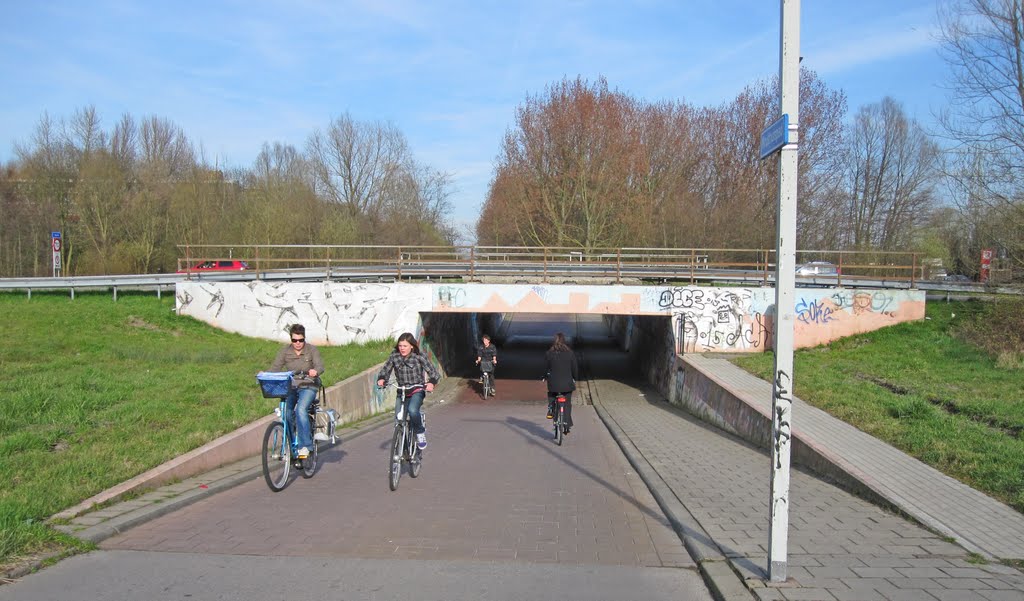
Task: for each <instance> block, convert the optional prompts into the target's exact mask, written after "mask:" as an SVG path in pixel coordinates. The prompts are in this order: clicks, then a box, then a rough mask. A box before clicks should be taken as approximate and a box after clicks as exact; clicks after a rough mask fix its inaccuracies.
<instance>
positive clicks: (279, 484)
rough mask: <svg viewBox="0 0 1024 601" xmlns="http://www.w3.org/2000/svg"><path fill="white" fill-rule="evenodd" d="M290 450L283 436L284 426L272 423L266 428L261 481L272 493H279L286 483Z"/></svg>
mask: <svg viewBox="0 0 1024 601" xmlns="http://www.w3.org/2000/svg"><path fill="white" fill-rule="evenodd" d="M291 450H292V449H291V445H290V444H288V441H287V440H286V439H285V436H284V424H282V423H281V422H274V423H272V424H270V425H269V426H267V431H266V432H265V433H264V434H263V479H264V480H266V481H267V486H269V487H270V490H272V491H274V492H279V491H280V490H281V489H283V488H284V487H285V485H286V484H287V483H288V472H289V471H290V470H291V466H292V458H291Z"/></svg>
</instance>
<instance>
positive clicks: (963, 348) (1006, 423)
mask: <svg viewBox="0 0 1024 601" xmlns="http://www.w3.org/2000/svg"><path fill="white" fill-rule="evenodd" d="M994 314H995V313H993V312H992V309H990V308H989V307H988V306H983V305H979V304H977V303H942V302H938V303H929V304H928V307H927V319H926V320H923V321H918V322H913V323H903V324H900V325H897V326H893V327H890V328H884V329H882V330H877V331H875V332H870V333H867V334H861V335H858V336H852V337H849V338H844V339H842V340H838V341H835V342H833V343H832V344H830V345H828V346H821V347H816V348H812V349H804V350H799V351H797V352H796V353H795V354H794V367H793V377H794V383H795V393H796V395H797V396H798V397H800V398H801V399H803V400H804V401H806V402H808V403H810V404H811V405H814V406H816V407H818V408H820V409H823V410H824V411H827V412H828V413H830V414H832V415H834V416H836V417H838V418H840V419H842V420H844V421H846V422H848V423H850V424H852V425H854V426H856V427H857V428H859V429H861V430H863V431H865V432H867V433H869V434H871V435H873V436H875V437H877V438H879V439H881V440H884V441H886V442H888V443H889V444H891V445H893V446H895V447H897V448H899V449H901V450H903V451H904V452H906V453H908V454H910V455H912V456H914V457H916V458H918V459H920V460H921V461H924V462H925V463H927V464H929V465H931V466H933V467H935V468H936V469H938V470H940V471H942V472H944V473H946V474H948V475H950V476H952V477H954V478H956V479H958V480H960V481H961V482H964V483H966V484H968V485H970V486H972V487H974V488H977V489H978V490H981V491H983V492H985V493H987V494H989V495H990V496H992V497H995V498H997V499H999V500H1001V501H1003V502H1004V503H1007V504H1008V505H1010V506H1012V507H1013V508H1014V509H1016V510H1017V511H1021V512H1024V439H1022V432H1024V370H1022V369H1021V368H1020V367H1019V364H1018V363H1017V362H1013V361H1010V362H1007V361H1005V360H1002V361H1001V360H1000V359H999V353H998V352H994V351H993V350H992V349H983V348H979V347H976V346H973V345H970V344H967V343H965V342H963V341H962V340H961V339H960V338H958V337H957V336H956V335H955V333H956V332H960V331H962V330H964V329H965V327H966V328H967V329H972V331H973V330H975V329H976V328H972V327H971V326H974V325H976V324H978V323H981V322H984V321H985V320H988V319H989V318H990V317H991V316H992V315H994ZM990 325H992V326H995V327H1005V325H1006V324H1005V322H1003V323H1002V325H999V324H990ZM773 361H774V357H773V355H772V354H771V353H766V354H764V355H756V356H749V357H743V358H738V359H735V360H734V363H736V364H737V365H739V366H740V367H743V368H744V369H747V370H748V371H750V372H752V373H755V374H757V375H758V376H760V377H761V378H764V379H766V380H769V381H770V378H769V375H770V374H771V372H772V369H773ZM798 419H799V416H798Z"/></svg>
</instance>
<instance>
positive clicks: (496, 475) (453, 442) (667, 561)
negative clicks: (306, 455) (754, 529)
mask: <svg viewBox="0 0 1024 601" xmlns="http://www.w3.org/2000/svg"><path fill="white" fill-rule="evenodd" d="M517 386H518V387H520V388H521V389H522V390H523V391H525V393H526V394H515V393H514V392H513V390H514V389H515V388H516V387H517ZM540 390H541V389H540V388H539V384H538V382H536V381H524V382H519V383H514V382H509V381H507V380H506V381H499V393H500V394H502V395H504V398H508V396H510V395H511V396H514V397H518V398H529V397H530V396H531V395H533V397H534V398H536V396H537V392H538V391H540ZM465 395H466V402H463V403H455V404H452V403H449V404H447V405H444V406H437V407H433V408H430V409H428V418H427V430H428V435H429V443H430V446H429V448H428V449H427V450H426V453H425V461H424V467H423V471H422V473H421V475H420V477H419V478H417V479H412V478H410V477H409V476H408V474H405V475H404V476H403V477H402V480H401V482H400V484H399V488H398V490H397V491H395V492H391V491H389V490H388V486H387V483H386V482H387V446H388V443H389V440H390V427H384V428H380V429H378V430H375V431H373V432H370V433H367V434H364V435H362V436H360V437H359V438H356V439H354V440H351V441H346V442H345V443H343V444H342V445H341V446H340V447H336V448H334V449H332V450H330V451H329V452H327V453H326V454H324V455H323V465H322V467H321V468H320V472H319V473H318V474H317V475H316V476H315V477H314V478H312V479H310V480H304V479H302V478H298V479H296V480H294V481H292V482H291V484H290V485H289V486H288V488H286V489H285V490H284V491H283V492H281V493H277V494H275V493H272V492H270V491H269V490H268V489H267V487H266V485H265V484H264V483H263V481H262V479H260V480H255V481H251V482H248V483H246V484H243V485H240V486H237V487H236V488H233V489H231V490H228V491H226V492H223V493H221V494H218V495H215V496H212V497H210V498H208V499H205V500H203V501H199V502H197V503H195V504H194V505H191V506H189V507H187V508H185V509H182V510H180V511H177V512H175V513H173V514H170V515H167V516H164V517H162V518H158V519H156V520H154V521H151V522H149V523H146V524H142V525H140V526H138V527H136V528H133V529H131V530H129V531H127V532H126V533H124V534H122V535H118V536H115V537H113V538H110V539H108V540H106V541H105V542H104V543H103V544H102V545H101V546H102V548H104V549H135V550H153V551H181V552H209V553H232V554H256V555H309V556H332V557H353V558H432V559H453V560H460V559H469V560H477V561H499V562H506V561H525V562H543V563H547V562H550V563H561V564H571V565H584V564H617V565H623V566H659V567H660V566H664V567H684V568H693V567H694V565H695V564H694V562H693V560H692V559H691V558H690V556H689V555H688V554H687V552H686V550H685V549H684V548H683V546H682V544H681V541H680V540H679V538H678V536H677V535H676V534H675V532H674V531H673V530H672V528H671V526H670V525H669V524H668V521H667V520H666V518H665V516H664V515H663V514H662V512H661V510H660V509H659V508H658V505H657V503H655V502H654V500H653V498H652V497H651V495H650V493H649V492H648V490H647V488H646V487H645V485H644V484H643V482H642V481H641V480H640V478H639V477H638V476H637V475H636V474H635V473H633V471H632V469H631V468H630V466H629V464H628V463H627V462H626V461H625V459H624V458H623V456H622V454H621V452H620V451H619V449H618V447H617V446H616V445H615V442H614V441H613V440H612V439H611V437H610V436H609V435H608V432H607V430H606V429H605V427H604V426H603V424H602V423H601V421H600V420H599V419H598V418H597V416H596V414H595V413H594V410H593V408H591V407H581V408H579V411H578V412H577V414H576V423H577V426H576V427H575V428H574V429H573V432H572V433H571V434H570V435H569V436H568V437H567V438H566V441H565V443H564V445H563V446H562V447H557V446H555V445H554V444H553V443H552V441H551V437H550V431H549V429H548V424H549V423H550V422H548V421H547V420H545V419H544V415H543V414H544V405H543V404H540V403H537V402H510V401H500V400H499V401H497V402H495V401H494V400H491V401H488V402H487V403H483V402H474V401H473V399H474V398H475V391H474V390H468V391H466V393H465ZM500 398H502V397H499V399H500Z"/></svg>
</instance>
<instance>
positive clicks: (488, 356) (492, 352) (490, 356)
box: [476, 334, 498, 390]
mask: <svg viewBox="0 0 1024 601" xmlns="http://www.w3.org/2000/svg"><path fill="white" fill-rule="evenodd" d="M480 342H481V344H480V346H478V347H477V348H476V364H477V365H479V366H480V371H481V372H484V373H489V374H491V389H492V390H493V389H494V366H496V365H497V364H498V349H497V348H495V346H494V345H493V344H491V337H490V336H488V335H487V334H484V335H483V336H481V337H480ZM480 381H481V382H483V378H481V379H480Z"/></svg>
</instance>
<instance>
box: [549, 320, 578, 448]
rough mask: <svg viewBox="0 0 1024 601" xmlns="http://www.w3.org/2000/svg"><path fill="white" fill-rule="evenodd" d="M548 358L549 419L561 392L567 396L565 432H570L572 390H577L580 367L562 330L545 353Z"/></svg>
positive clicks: (553, 413)
mask: <svg viewBox="0 0 1024 601" xmlns="http://www.w3.org/2000/svg"><path fill="white" fill-rule="evenodd" d="M545 357H546V358H547V364H548V371H547V375H546V376H545V379H546V380H547V381H548V416H547V417H548V419H553V418H554V416H555V412H556V411H558V407H556V406H555V399H556V398H557V397H558V395H559V394H561V395H563V396H565V427H564V429H563V430H562V432H563V433H565V434H568V433H569V428H571V427H572V391H574V390H576V379H577V378H578V377H579V367H578V366H577V364H576V353H574V352H572V349H571V348H569V344H568V343H567V342H566V341H565V335H564V334H562V333H561V332H559V333H557V334H555V339H554V342H553V343H552V344H551V348H549V349H548V352H547V353H546V354H545Z"/></svg>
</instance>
